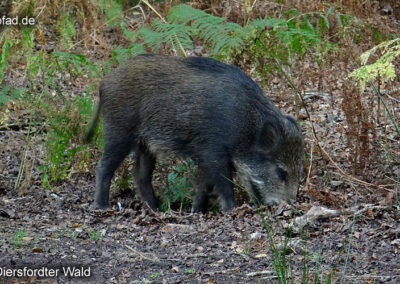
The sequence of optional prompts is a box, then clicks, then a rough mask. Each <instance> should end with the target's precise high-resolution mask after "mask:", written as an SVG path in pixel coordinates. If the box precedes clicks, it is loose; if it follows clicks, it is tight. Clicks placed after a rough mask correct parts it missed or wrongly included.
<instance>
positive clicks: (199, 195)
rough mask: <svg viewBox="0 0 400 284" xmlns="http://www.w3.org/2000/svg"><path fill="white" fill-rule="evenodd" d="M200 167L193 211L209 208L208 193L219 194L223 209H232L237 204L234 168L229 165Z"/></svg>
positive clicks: (203, 210)
mask: <svg viewBox="0 0 400 284" xmlns="http://www.w3.org/2000/svg"><path fill="white" fill-rule="evenodd" d="M219 168H220V170H216V168H215V167H212V166H211V167H210V165H208V167H200V166H199V173H200V174H199V176H198V178H199V180H198V184H197V191H196V195H195V198H194V201H193V206H192V212H203V213H204V212H205V211H206V210H207V203H208V195H209V194H210V193H214V192H215V193H216V194H217V195H218V196H219V199H220V204H221V207H222V210H223V211H230V210H232V209H233V208H234V207H235V206H236V205H235V198H234V195H233V184H232V169H231V167H229V166H228V165H227V166H226V167H222V169H221V166H220V167H219Z"/></svg>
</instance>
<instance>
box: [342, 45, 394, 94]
mask: <svg viewBox="0 0 400 284" xmlns="http://www.w3.org/2000/svg"><path fill="white" fill-rule="evenodd" d="M379 50H381V51H382V56H381V57H379V58H378V60H376V62H374V63H372V64H367V63H368V61H369V58H370V56H371V55H372V54H375V53H376V52H378V51H379ZM399 57H400V39H399V38H396V39H394V40H389V41H385V42H382V43H381V44H379V45H377V46H375V47H373V48H372V49H370V50H368V51H366V52H364V53H363V54H362V55H361V56H360V58H361V64H362V65H363V66H361V67H360V68H358V69H356V70H354V71H353V72H352V73H351V74H350V75H349V77H352V78H354V79H355V80H356V81H358V82H359V83H360V86H361V89H362V90H363V89H364V88H365V85H366V83H368V82H372V81H375V80H376V79H377V78H378V77H380V79H381V84H384V83H385V82H386V81H389V80H394V79H395V78H396V71H395V70H396V69H395V66H394V63H393V61H394V60H395V59H396V58H399Z"/></svg>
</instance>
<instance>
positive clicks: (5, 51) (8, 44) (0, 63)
mask: <svg viewBox="0 0 400 284" xmlns="http://www.w3.org/2000/svg"><path fill="white" fill-rule="evenodd" d="M13 47H14V43H13V41H12V40H11V39H6V40H5V41H4V43H3V46H2V48H1V53H0V83H1V82H2V81H3V79H4V72H5V71H6V70H7V68H8V59H9V57H10V55H11V54H12V48H13Z"/></svg>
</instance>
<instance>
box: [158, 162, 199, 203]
mask: <svg viewBox="0 0 400 284" xmlns="http://www.w3.org/2000/svg"><path fill="white" fill-rule="evenodd" d="M194 169H195V165H194V162H193V161H192V160H191V159H187V160H186V161H183V162H182V163H180V164H178V165H177V166H175V167H174V169H173V171H172V172H171V173H169V174H168V182H167V185H166V186H164V192H163V196H162V198H161V206H160V207H161V210H162V211H167V210H170V209H171V207H173V206H188V205H190V204H191V200H192V196H191V192H190V189H191V188H192V187H193V186H192V183H191V181H190V176H191V175H192V173H193V171H194Z"/></svg>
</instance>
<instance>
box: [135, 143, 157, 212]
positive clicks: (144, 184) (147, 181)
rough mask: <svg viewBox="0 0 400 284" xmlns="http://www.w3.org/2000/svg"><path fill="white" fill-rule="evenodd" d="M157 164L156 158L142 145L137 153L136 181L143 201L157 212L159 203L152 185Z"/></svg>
mask: <svg viewBox="0 0 400 284" xmlns="http://www.w3.org/2000/svg"><path fill="white" fill-rule="evenodd" d="M155 163H156V159H155V158H154V156H153V155H152V154H151V153H150V152H149V150H148V149H147V147H146V146H145V145H144V144H142V143H141V144H140V145H139V148H138V149H137V151H136V168H135V179H136V184H137V186H138V188H139V193H140V196H141V198H142V200H143V201H144V202H147V204H148V205H149V206H150V208H151V209H153V210H157V201H156V198H155V196H154V191H153V186H152V185H151V177H152V174H153V170H154V166H155Z"/></svg>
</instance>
